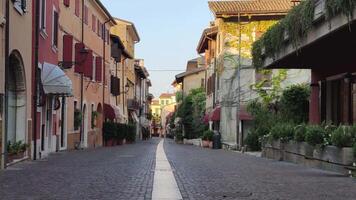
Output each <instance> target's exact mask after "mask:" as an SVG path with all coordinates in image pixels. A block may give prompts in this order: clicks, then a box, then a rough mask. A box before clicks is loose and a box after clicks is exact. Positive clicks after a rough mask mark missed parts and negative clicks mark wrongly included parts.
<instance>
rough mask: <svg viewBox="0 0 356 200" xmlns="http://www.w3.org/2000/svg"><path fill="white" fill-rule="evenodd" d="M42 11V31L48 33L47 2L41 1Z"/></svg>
mask: <svg viewBox="0 0 356 200" xmlns="http://www.w3.org/2000/svg"><path fill="white" fill-rule="evenodd" d="M40 11H41V13H40V29H41V31H43V32H46V0H41V2H40Z"/></svg>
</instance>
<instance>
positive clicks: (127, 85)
mask: <svg viewBox="0 0 356 200" xmlns="http://www.w3.org/2000/svg"><path fill="white" fill-rule="evenodd" d="M129 90H130V84H129V83H126V85H125V91H123V92H120V94H127V93H128V92H129Z"/></svg>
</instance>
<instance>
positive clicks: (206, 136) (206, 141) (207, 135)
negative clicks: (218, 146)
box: [202, 130, 214, 148]
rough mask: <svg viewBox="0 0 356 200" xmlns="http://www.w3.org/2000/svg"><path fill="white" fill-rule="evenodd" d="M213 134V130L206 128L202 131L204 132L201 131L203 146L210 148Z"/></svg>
mask: <svg viewBox="0 0 356 200" xmlns="http://www.w3.org/2000/svg"><path fill="white" fill-rule="evenodd" d="M213 136H214V132H213V131H211V130H206V131H204V133H203V137H202V139H203V147H205V148H208V147H209V148H212V146H213V142H212V141H213Z"/></svg>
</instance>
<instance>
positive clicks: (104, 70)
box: [101, 19, 111, 139]
mask: <svg viewBox="0 0 356 200" xmlns="http://www.w3.org/2000/svg"><path fill="white" fill-rule="evenodd" d="M110 21H111V19H108V20H107V21H105V22H104V24H103V26H102V28H101V34H104V32H105V34H106V31H105V25H106V24H107V23H108V22H110ZM102 37H103V36H102ZM105 38H106V35H105V36H104V39H103V107H105V83H106V74H105V72H106V66H105V58H106V48H105ZM102 115H103V119H105V109H103V114H102ZM103 122H104V120H103ZM102 136H103V137H104V134H102ZM103 139H104V138H103Z"/></svg>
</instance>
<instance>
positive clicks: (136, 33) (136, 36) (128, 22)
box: [115, 17, 141, 42]
mask: <svg viewBox="0 0 356 200" xmlns="http://www.w3.org/2000/svg"><path fill="white" fill-rule="evenodd" d="M115 19H116V20H118V21H121V22H124V23H126V24H129V25H130V26H131V28H132V30H133V32H134V34H135V35H134V36H135V39H134V40H135V42H139V41H140V40H141V39H140V36H139V34H138V31H137V29H136V26H135V24H134V23H133V22H130V21H127V20H124V19H120V18H117V17H116V18H115Z"/></svg>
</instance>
